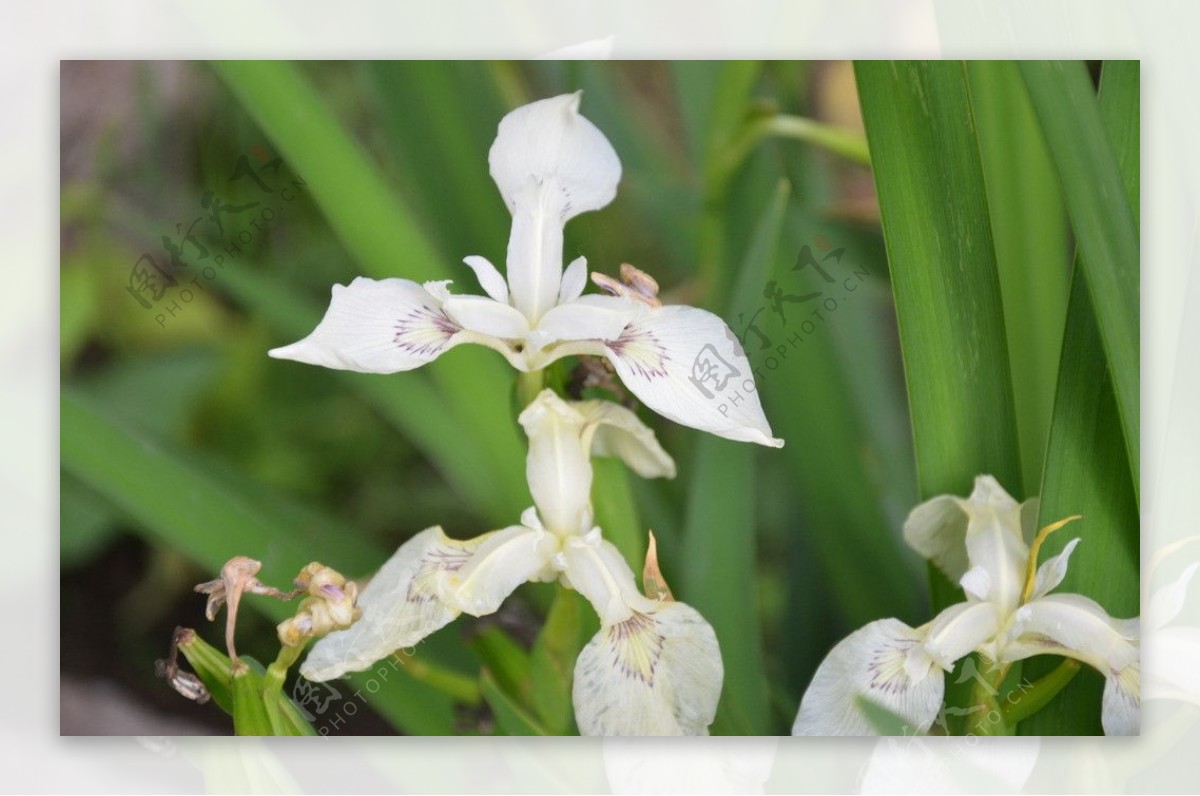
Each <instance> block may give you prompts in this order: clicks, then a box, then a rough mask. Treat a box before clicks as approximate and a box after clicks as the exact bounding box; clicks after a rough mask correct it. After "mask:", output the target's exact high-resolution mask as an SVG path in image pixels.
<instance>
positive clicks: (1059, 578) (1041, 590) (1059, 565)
mask: <svg viewBox="0 0 1200 796" xmlns="http://www.w3.org/2000/svg"><path fill="white" fill-rule="evenodd" d="M1079 542H1080V540H1079V539H1072V540H1071V541H1069V542H1067V546H1066V547H1064V548H1063V551H1062V552H1061V553H1059V554H1058V555H1056V556H1054V557H1053V558H1048V559H1046V560H1045V561H1043V562H1042V565H1041V566H1040V567H1038V570H1037V577H1036V579H1035V581H1034V586H1033V595H1032V597H1031V599H1033V600H1036V599H1038V598H1040V597H1045V596H1046V595H1047V594H1049V593H1050V592H1052V591H1054V590H1055V589H1057V588H1058V585H1059V584H1060V583H1062V582H1063V578H1065V577H1066V576H1067V564H1068V562H1070V560H1071V553H1073V552H1075V548H1076V547H1078V546H1079Z"/></svg>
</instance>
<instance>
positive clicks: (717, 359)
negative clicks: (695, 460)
mask: <svg viewBox="0 0 1200 796" xmlns="http://www.w3.org/2000/svg"><path fill="white" fill-rule="evenodd" d="M600 351H601V352H602V353H603V354H604V356H606V357H607V358H608V360H609V361H610V362H611V363H612V364H613V367H614V368H615V369H616V371H617V375H619V376H620V377H621V381H622V382H624V383H625V386H626V387H628V388H629V390H630V391H631V392H633V394H634V395H636V396H637V397H638V399H640V400H641V401H642V403H644V404H646V406H648V407H650V408H651V409H653V410H654V411H655V412H658V413H659V414H660V415H662V416H663V417H666V418H668V419H670V420H674V421H675V422H676V423H682V424H683V425H685V426H691V427H692V428H698V429H700V430H701V431H707V432H709V433H712V434H716V435H717V436H719V437H725V438H726V439H732V440H738V441H740V442H757V443H759V444H761V445H769V446H771V447H775V448H778V447H782V446H783V440H781V439H777V438H775V437H773V436H772V435H771V426H770V424H768V423H767V418H766V416H765V415H764V414H763V410H762V404H761V403H759V398H758V388H757V387H756V385H755V383H754V372H753V371H752V370H751V368H750V362H749V360H748V359H746V355H745V353H743V351H742V347H741V345H740V344H739V343H738V341H737V338H736V337H735V336H734V333H733V331H732V330H731V329H730V328H729V327H728V326H726V325H725V322H724V321H722V320H721V319H720V318H718V317H717V316H716V315H713V314H712V313H711V312H707V311H705V310H701V309H697V308H696V307H687V306H682V305H672V306H666V307H659V308H656V309H652V310H649V311H647V312H646V313H645V314H644V315H642V316H641V317H640V318H637V319H635V320H634V321H632V322H631V323H629V324H628V325H627V326H626V327H625V328H624V330H623V331H622V332H621V334H620V336H619V337H617V338H616V339H614V340H609V341H607V342H605V343H603V344H602V345H601V346H600Z"/></svg>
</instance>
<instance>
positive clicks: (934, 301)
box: [855, 61, 1025, 702]
mask: <svg viewBox="0 0 1200 796" xmlns="http://www.w3.org/2000/svg"><path fill="white" fill-rule="evenodd" d="M855 74H856V77H857V81H858V90H859V97H860V101H861V103H862V111H863V121H864V124H865V126H866V131H867V140H868V142H869V144H870V147H871V163H872V164H873V172H874V176H875V187H876V192H877V194H878V197H879V209H880V215H881V218H882V222H883V232H884V240H885V242H886V245H887V253H888V263H889V266H890V270H891V277H892V290H893V294H894V296H895V303H896V316H897V321H898V324H899V329H900V345H901V349H902V352H903V357H904V373H905V377H906V380H907V383H908V405H909V412H910V414H911V416H912V431H913V444H914V448H915V452H916V462H917V478H918V482H919V487H920V496H921V498H923V499H928V498H930V497H932V496H934V495H940V494H952V495H966V494H969V493H970V491H971V487H972V483H973V480H974V478H975V476H977V475H979V474H982V473H989V474H991V475H993V476H995V477H996V479H997V480H998V481H999V482H1000V483H1001V484H1003V485H1004V487H1005V488H1006V489H1007V490H1008V491H1009V492H1010V493H1011V494H1013V495H1015V496H1017V497H1018V498H1021V497H1024V495H1025V488H1024V485H1023V483H1022V479H1021V460H1020V452H1019V448H1018V442H1017V427H1016V415H1015V412H1014V408H1013V391H1012V380H1011V377H1010V370H1009V362H1008V348H1007V343H1006V332H1005V326H1004V313H1003V309H1002V305H1001V296H1000V281H999V276H998V274H997V268H996V258H995V253H994V248H993V242H992V233H991V224H990V219H989V217H988V206H987V195H986V190H985V184H984V178H983V170H982V167H981V165H980V161H979V145H978V141H977V140H976V135H975V126H974V120H973V118H972V115H971V107H970V102H969V98H968V91H967V80H966V72H965V68H964V67H963V65H962V64H961V63H956V62H944V61H939V62H894V61H859V62H856V63H855ZM930 578H931V586H932V595H933V602H934V608H935V609H938V610H940V609H941V608H944V607H946V606H947V605H949V604H951V603H954V602H958V601H960V600H961V592H960V591H959V589H958V588H957V586H956V585H955V584H952V583H950V582H949V581H948V580H947V579H946V578H945V577H943V576H941V575H940V574H939V573H937V572H936V571H935V570H934V569H933V568H932V567H931V568H930ZM962 696H963V695H961V694H959V693H958V691H957V690H956V689H955V688H954V687H953V686H950V685H949V684H948V688H947V701H948V702H953V701H955V700H958V701H962V700H961V699H960V697H962Z"/></svg>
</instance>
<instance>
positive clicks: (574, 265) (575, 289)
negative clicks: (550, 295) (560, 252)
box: [558, 257, 588, 304]
mask: <svg viewBox="0 0 1200 796" xmlns="http://www.w3.org/2000/svg"><path fill="white" fill-rule="evenodd" d="M587 277H588V270H587V258H586V257H576V258H575V259H574V260H572V261H571V264H570V265H568V266H567V269H566V270H565V271H563V276H562V284H560V285H559V288H558V303H559V304H566V303H567V302H569V301H574V300H575V299H577V298H579V297H580V296H582V295H583V289H584V288H585V287H587Z"/></svg>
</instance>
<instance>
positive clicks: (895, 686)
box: [792, 619, 944, 735]
mask: <svg viewBox="0 0 1200 796" xmlns="http://www.w3.org/2000/svg"><path fill="white" fill-rule="evenodd" d="M922 640H923V639H922V634H921V633H920V632H918V631H917V630H914V629H913V628H911V627H909V626H908V625H906V624H904V623H903V622H901V621H900V620H898V619H880V620H877V621H875V622H871V623H870V624H867V625H864V626H863V627H861V628H859V629H858V630H856V631H854V632H853V633H851V634H850V635H849V636H847V637H846V638H844V639H842V640H841V641H840V642H838V644H837V646H835V647H834V648H833V649H832V650H831V651H830V653H829V654H828V655H826V656H825V660H823V661H822V662H821V665H820V666H819V667H817V671H816V674H814V675H813V679H812V682H811V683H809V686H808V689H807V690H806V691H805V692H804V697H803V698H802V699H801V700H800V712H799V713H798V714H797V716H796V721H795V724H793V725H792V735H875V734H877V733H876V732H875V730H874V728H873V727H872V726H871V723H870V722H869V721H868V720H867V717H866V716H865V715H864V714H863V712H862V710H861V708H860V707H859V705H858V704H857V701H856V698H857V697H859V696H862V697H864V698H866V699H868V700H870V701H872V702H874V703H876V704H878V705H880V706H882V707H884V708H886V709H887V710H889V711H891V712H892V713H895V714H896V715H898V716H900V717H902V718H904V719H905V721H907V722H908V723H909V724H910V725H911V726H912V728H913V731H914V732H924V731H925V730H927V729H928V728H929V726H930V725H931V724H933V721H934V719H936V718H937V715H938V708H939V706H940V704H941V701H942V692H943V689H944V685H943V678H942V673H941V671H940V670H937V669H935V668H934V662H933V660H932V659H930V658H929V657H928V656H927V655H926V654H925V653H924V651H923V649H922Z"/></svg>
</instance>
